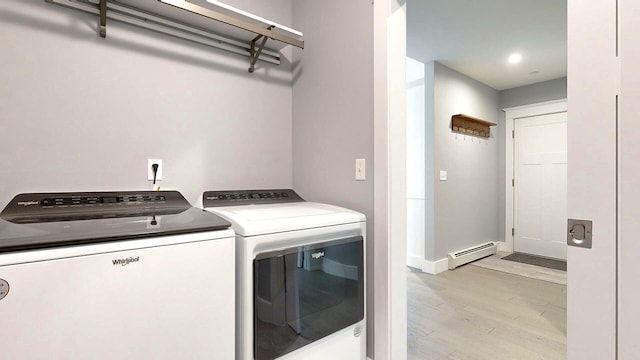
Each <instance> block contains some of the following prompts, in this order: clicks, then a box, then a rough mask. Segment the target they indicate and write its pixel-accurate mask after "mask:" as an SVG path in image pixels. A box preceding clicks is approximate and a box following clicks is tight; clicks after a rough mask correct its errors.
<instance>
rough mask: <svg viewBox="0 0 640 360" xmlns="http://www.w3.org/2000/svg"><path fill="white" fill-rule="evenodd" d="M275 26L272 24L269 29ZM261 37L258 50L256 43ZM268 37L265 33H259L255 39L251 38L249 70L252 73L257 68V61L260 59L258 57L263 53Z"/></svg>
mask: <svg viewBox="0 0 640 360" xmlns="http://www.w3.org/2000/svg"><path fill="white" fill-rule="evenodd" d="M273 28H274V26H273V25H272V26H269V27H268V28H267V30H271V29H273ZM260 39H262V42H261V43H260V45H259V46H258V49H257V50H256V43H257V42H258V40H260ZM268 39H269V38H268V37H266V36H264V35H258V36H256V37H255V38H253V40H251V53H250V54H249V59H250V63H249V72H250V73H253V72H254V70H255V69H256V62H257V61H258V58H259V57H260V54H261V53H262V49H264V45H265V44H266V43H267V40H268Z"/></svg>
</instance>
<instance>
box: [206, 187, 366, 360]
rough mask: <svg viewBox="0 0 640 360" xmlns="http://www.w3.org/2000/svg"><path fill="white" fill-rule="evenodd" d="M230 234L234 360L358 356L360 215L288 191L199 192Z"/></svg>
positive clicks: (361, 328)
mask: <svg viewBox="0 0 640 360" xmlns="http://www.w3.org/2000/svg"><path fill="white" fill-rule="evenodd" d="M203 206H204V208H205V209H206V210H208V211H210V212H212V213H214V214H216V215H219V216H221V217H222V218H224V219H226V220H228V221H229V222H231V224H232V228H233V230H234V231H235V233H236V279H237V280H236V285H237V287H236V291H237V292H236V299H237V303H236V356H237V357H236V359H240V360H271V359H289V360H292V359H304V360H316V359H317V360H320V359H322V360H326V359H331V360H363V359H365V357H366V318H365V234H366V222H365V216H364V215H363V214H360V213H358V212H355V211H352V210H348V209H345V208H341V207H337V206H332V205H327V204H321V203H315V202H307V201H304V200H303V199H302V198H301V197H300V196H299V195H298V194H297V193H295V192H294V191H293V190H290V189H277V190H237V191H207V192H205V193H204V194H203Z"/></svg>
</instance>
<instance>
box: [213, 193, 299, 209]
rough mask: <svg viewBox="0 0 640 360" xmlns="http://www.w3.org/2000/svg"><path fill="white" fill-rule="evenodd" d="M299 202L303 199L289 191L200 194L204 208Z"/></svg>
mask: <svg viewBox="0 0 640 360" xmlns="http://www.w3.org/2000/svg"><path fill="white" fill-rule="evenodd" d="M300 201H304V199H303V198H301V197H300V195H298V194H297V193H296V192H295V191H293V190H291V189H277V190H230V191H206V192H205V193H204V194H202V205H203V206H204V207H216V206H232V205H251V204H254V205H257V204H278V203H288V202H300Z"/></svg>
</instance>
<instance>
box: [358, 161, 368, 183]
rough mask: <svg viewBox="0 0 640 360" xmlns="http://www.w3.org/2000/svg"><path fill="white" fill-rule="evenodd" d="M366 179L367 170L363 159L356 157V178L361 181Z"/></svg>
mask: <svg viewBox="0 0 640 360" xmlns="http://www.w3.org/2000/svg"><path fill="white" fill-rule="evenodd" d="M366 179H367V170H366V167H365V161H364V159H356V180H359V181H362V180H366Z"/></svg>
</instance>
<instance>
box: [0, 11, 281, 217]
mask: <svg viewBox="0 0 640 360" xmlns="http://www.w3.org/2000/svg"><path fill="white" fill-rule="evenodd" d="M233 5H236V6H240V7H243V8H246V9H250V10H251V11H252V12H255V13H257V14H260V15H262V16H264V17H267V18H272V19H274V20H275V21H278V22H280V23H283V24H289V25H290V24H291V22H292V21H291V19H292V4H291V0H269V1H259V2H256V1H250V0H242V1H240V0H236V1H234V3H233ZM96 21H97V20H96V17H95V16H92V15H88V14H84V13H82V12H79V11H75V10H70V9H66V8H63V7H60V6H57V5H52V4H48V3H45V2H44V1H42V0H28V1H25V0H4V1H2V2H0V23H1V27H2V32H1V35H0V47H1V48H2V52H3V56H2V59H1V60H0V63H1V66H0V79H1V81H0V99H2V106H0V146H1V147H2V155H0V168H1V169H2V171H0V184H2V188H0V206H4V204H6V203H7V202H8V201H9V200H10V198H11V197H12V196H13V195H15V194H17V193H20V192H34V191H79V190H87V191H89V190H112V189H113V190H134V189H147V188H149V186H150V185H149V182H148V181H147V179H146V176H147V174H146V172H147V170H146V167H147V158H160V159H163V161H164V181H163V182H162V185H163V187H164V188H172V189H178V190H180V191H182V192H183V194H184V195H185V196H186V197H187V199H188V200H189V201H191V202H192V203H194V204H197V203H199V202H200V197H201V195H202V191H203V190H207V189H231V188H268V187H275V188H278V187H289V186H291V185H292V174H291V169H292V145H291V131H292V128H291V126H292V125H291V121H292V114H291V107H292V87H291V76H292V75H291V60H290V59H291V57H292V52H291V51H290V50H288V51H286V52H285V54H284V55H285V56H284V62H283V64H282V65H280V66H276V65H271V64H266V63H263V62H259V63H258V65H259V69H258V70H257V71H256V73H255V74H253V75H251V74H248V73H247V67H248V58H246V57H241V56H237V55H234V54H231V53H227V52H223V51H220V50H216V49H213V48H208V47H205V46H200V45H195V44H192V43H189V42H186V41H184V40H178V39H173V38H171V37H168V36H163V35H159V34H155V33H153V32H149V31H146V30H142V29H139V28H134V27H131V26H128V25H123V24H119V23H117V22H113V21H112V22H109V25H108V30H107V31H108V38H107V39H106V40H104V39H100V38H99V37H97V35H96V31H95V26H96Z"/></svg>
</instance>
